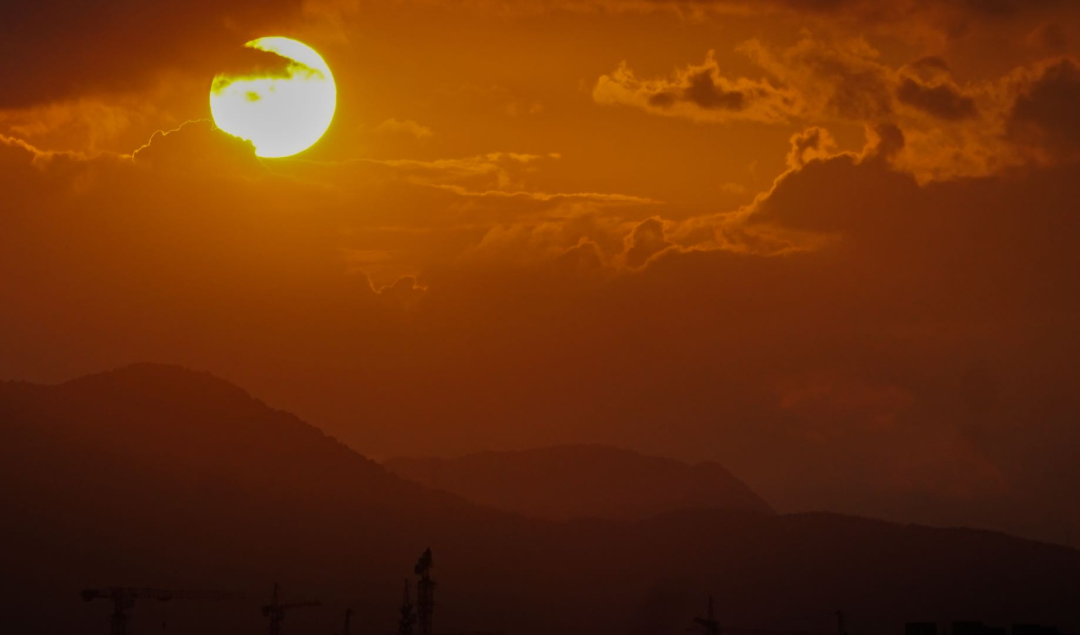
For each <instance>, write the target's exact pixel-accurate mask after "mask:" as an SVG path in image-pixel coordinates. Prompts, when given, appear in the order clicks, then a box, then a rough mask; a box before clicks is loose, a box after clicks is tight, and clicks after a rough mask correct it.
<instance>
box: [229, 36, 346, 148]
mask: <svg viewBox="0 0 1080 635" xmlns="http://www.w3.org/2000/svg"><path fill="white" fill-rule="evenodd" d="M244 46H246V47H248V48H253V49H257V50H260V51H266V52H269V53H273V54H276V55H279V56H281V57H282V58H284V59H285V60H287V64H286V65H285V67H284V70H279V71H261V72H257V73H254V74H251V75H240V76H237V75H232V74H226V73H221V74H218V75H216V76H215V77H214V81H213V83H212V84H211V85H210V112H211V114H212V115H213V117H214V123H215V124H216V125H217V127H218V128H220V129H222V130H224V131H225V132H227V133H229V134H231V135H234V136H237V137H240V138H241V139H247V140H248V141H251V142H252V143H253V144H254V145H255V154H256V155H258V156H260V157H267V158H275V157H287V156H290V155H293V154H296V153H297V152H302V151H304V150H306V149H308V148H310V147H311V146H312V145H313V144H314V143H315V142H316V141H318V140H319V139H320V138H321V137H322V136H323V133H325V132H326V130H327V128H329V127H330V122H331V121H332V120H333V118H334V110H335V109H336V108H337V85H336V84H335V83H334V76H333V75H332V74H331V73H330V67H329V66H327V64H326V62H325V61H324V60H323V58H322V57H321V56H320V55H319V54H318V53H316V52H315V49H313V48H311V47H310V46H308V45H306V44H304V43H303V42H299V41H297V40H293V39H290V38H287V37H263V38H259V39H257V40H252V41H250V42H248V43H247V44H245V45H244Z"/></svg>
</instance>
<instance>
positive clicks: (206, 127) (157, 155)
mask: <svg viewBox="0 0 1080 635" xmlns="http://www.w3.org/2000/svg"><path fill="white" fill-rule="evenodd" d="M132 160H133V161H134V163H135V165H136V166H142V167H146V168H149V169H152V170H158V171H162V172H171V173H186V174H191V173H197V174H200V175H207V176H221V177H228V176H235V175H257V174H263V173H265V172H266V169H265V167H264V166H263V164H262V163H261V162H260V161H259V159H258V158H257V157H256V156H255V146H254V145H253V144H252V143H251V142H250V141H245V140H244V139H240V138H239V137H234V136H232V135H230V134H228V133H226V132H222V131H221V130H219V129H218V128H217V127H216V126H214V124H213V122H211V121H209V120H207V119H200V120H198V121H189V122H186V123H184V124H183V125H181V126H180V127H179V128H177V129H176V130H172V131H169V132H164V131H158V132H155V133H154V135H153V136H152V137H150V140H149V141H148V142H147V143H146V145H144V146H142V147H141V148H139V149H138V150H136V151H135V152H134V154H133V155H132Z"/></svg>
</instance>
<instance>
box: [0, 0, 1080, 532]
mask: <svg viewBox="0 0 1080 635" xmlns="http://www.w3.org/2000/svg"><path fill="white" fill-rule="evenodd" d="M274 35H279V36H287V37H290V38H295V39H298V40H301V41H303V42H305V43H307V44H308V45H310V46H311V47H313V48H314V49H315V50H317V51H318V52H319V53H320V54H321V55H322V57H323V58H324V59H325V61H326V63H327V64H328V65H329V68H330V69H332V71H333V76H334V78H335V80H336V82H337V106H336V114H335V115H334V118H333V122H332V123H331V125H330V128H329V129H328V130H327V132H326V133H325V135H324V136H323V137H322V139H321V140H320V141H319V142H318V143H316V144H315V145H314V146H313V147H311V148H310V149H308V150H306V151H304V152H301V153H300V154H297V155H294V156H292V157H289V158H281V159H260V158H257V157H256V156H255V153H254V148H253V147H252V145H251V144H250V143H248V142H246V141H244V140H242V139H238V138H236V137H232V136H230V135H228V134H226V133H224V132H222V131H220V130H218V129H216V128H215V126H214V125H213V121H212V120H211V118H210V117H211V113H210V105H209V100H208V95H209V91H210V85H211V82H212V80H213V78H214V76H215V75H216V74H218V73H223V72H243V71H245V67H244V65H245V64H249V63H250V62H251V60H250V59H249V58H248V57H246V56H245V55H243V53H244V49H243V45H244V43H245V42H248V41H249V40H252V39H254V38H257V37H261V36H274ZM0 55H2V57H3V59H4V60H6V63H5V64H4V66H3V70H2V71H0V78H2V80H3V88H2V90H0V192H2V193H0V306H2V309H0V378H2V379H21V380H30V381H45V382H57V381H63V380H67V379H70V378H73V377H76V376H79V375H82V374H86V373H89V372H97V371H101V370H105V369H109V368H114V367H117V366H121V365H124V364H128V363H132V362H140V361H154V362H167V363H175V364H180V365H183V366H187V367H190V368H195V369H199V370H207V371H210V372H212V373H214V374H216V375H218V376H221V377H223V378H226V379H228V380H230V381H233V382H235V383H237V384H238V385H240V386H243V387H244V388H245V389H247V390H249V391H250V392H251V393H252V394H253V395H255V396H257V397H259V398H261V399H263V400H265V401H266V402H267V403H269V404H271V405H272V406H274V407H278V408H282V409H286V410H290V411H292V412H295V413H297V414H298V415H300V416H301V417H303V418H304V419H305V420H307V421H309V422H310V423H312V424H313V425H316V426H318V427H320V428H322V429H323V430H325V431H326V432H327V433H328V434H332V435H334V436H336V437H337V438H339V439H340V440H342V441H343V442H345V443H347V444H348V445H350V446H351V447H353V448H355V449H356V450H357V451H359V452H361V453H363V454H365V455H368V456H371V457H375V458H389V457H393V456H400V455H440V456H452V455H457V454H461V453H464V452H471V451H478V450H485V449H510V448H529V447H537V446H542V445H550V444H555V443H579V442H587V443H602V444H609V445H618V446H621V447H625V448H631V449H636V450H640V451H644V452H649V453H652V454H658V455H662V456H670V457H676V458H680V459H686V460H704V459H712V460H718V461H720V462H721V463H722V464H723V465H725V466H726V467H728V468H729V469H730V470H731V471H732V472H733V473H735V474H737V475H738V476H739V477H740V478H742V479H743V480H745V481H746V482H747V483H748V484H749V485H750V486H751V487H753V488H754V489H755V490H756V491H758V492H759V493H761V495H762V496H763V497H764V498H765V499H766V500H768V501H769V502H770V503H772V504H773V505H774V506H775V507H776V508H777V509H780V510H783V511H789V510H801V509H832V510H837V511H844V512H852V513H865V514H870V515H884V516H890V517H895V518H901V519H907V518H909V517H910V514H912V513H914V512H912V511H911V510H916V509H919V510H923V509H926V508H928V507H927V506H933V505H941V506H944V507H948V508H952V509H961V508H962V509H969V510H974V511H972V512H971V513H973V514H975V513H984V512H985V513H986V514H988V516H987V518H991V517H992V518H993V519H999V518H1001V517H1007V516H1009V515H1010V514H1015V515H1033V516H1037V517H1038V523H1039V528H1038V529H1037V530H1032V531H1035V533H1037V534H1039V535H1041V536H1043V537H1045V538H1048V539H1054V540H1061V539H1062V537H1061V536H1062V533H1063V532H1064V531H1067V527H1068V525H1069V523H1070V522H1071V523H1074V524H1076V523H1080V504H1078V503H1077V502H1076V501H1077V500H1078V496H1080V463H1078V462H1077V460H1076V459H1077V457H1078V456H1080V427H1078V422H1080V418H1078V413H1080V390H1078V389H1080V372H1078V369H1077V363H1078V362H1077V360H1078V358H1080V335H1078V326H1077V325H1078V318H1080V284H1078V281H1077V273H1078V271H1080V247H1078V241H1080V216H1078V212H1080V205H1078V203H1077V200H1078V195H1080V120H1078V118H1077V116H1078V113H1080V3H1077V2H1074V1H1071V0H985V1H982V0H943V1H939V2H932V1H930V0H895V1H892V2H886V1H877V0H807V1H801V2H800V1H796V0H765V1H760V2H750V1H740V0H713V1H709V0H685V1H678V0H670V1H665V0H535V1H527V0H466V1H460V2H450V1H448V0H395V1H391V0H302V1H301V0H258V1H256V0H214V1H210V0H190V1H187V2H177V3H165V2H142V1H139V0H110V1H102V2H85V1H83V0H42V1H40V2H25V3H19V4H15V5H14V6H5V11H4V15H3V19H2V21H0ZM986 510H991V511H986ZM905 515H906V516H905ZM913 519H914V518H913ZM920 519H922V518H920ZM986 522H987V523H991V524H992V523H993V522H997V520H987V521H986ZM1040 532H1041V533H1040Z"/></svg>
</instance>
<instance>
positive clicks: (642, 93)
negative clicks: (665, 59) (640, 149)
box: [593, 51, 798, 123]
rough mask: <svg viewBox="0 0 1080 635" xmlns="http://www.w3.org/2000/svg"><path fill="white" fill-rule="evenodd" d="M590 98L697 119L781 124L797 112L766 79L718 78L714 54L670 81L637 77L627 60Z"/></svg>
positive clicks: (791, 98)
mask: <svg viewBox="0 0 1080 635" xmlns="http://www.w3.org/2000/svg"><path fill="white" fill-rule="evenodd" d="M593 100H594V101H596V103H598V104H604V105H628V106H635V107H638V108H642V109H644V110H646V111H647V112H650V113H653V114H658V115H664V116H671V117H686V118H689V119H693V120H695V121H714V122H725V121H735V120H747V121H761V122H765V123H780V122H784V121H787V120H788V118H789V117H791V116H792V115H793V114H794V113H795V112H796V110H797V108H798V104H797V98H796V96H795V95H794V94H792V93H790V92H788V91H785V90H783V89H780V88H776V87H774V86H772V85H771V84H770V83H769V82H768V81H767V80H759V81H755V80H750V79H746V78H737V79H728V78H726V77H724V76H723V75H721V74H720V67H719V65H718V64H717V62H716V56H715V54H714V53H713V51H709V52H708V54H706V56H705V61H704V62H703V63H702V64H701V65H697V66H689V67H687V68H686V69H684V70H680V71H677V72H676V74H675V76H674V77H672V78H670V79H653V80H643V79H639V78H638V77H637V76H636V75H635V74H634V72H633V71H632V70H630V67H629V66H627V65H626V63H625V62H623V63H622V64H620V65H619V67H618V68H616V69H615V71H614V72H612V73H611V74H608V75H602V76H601V77H600V79H599V80H597V82H596V86H595V87H594V88H593Z"/></svg>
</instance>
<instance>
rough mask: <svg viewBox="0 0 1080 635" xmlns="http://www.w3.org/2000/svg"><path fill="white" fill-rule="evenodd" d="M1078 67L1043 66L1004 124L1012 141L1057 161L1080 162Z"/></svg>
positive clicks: (1064, 61) (1062, 64) (1069, 64)
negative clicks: (1079, 160)
mask: <svg viewBox="0 0 1080 635" xmlns="http://www.w3.org/2000/svg"><path fill="white" fill-rule="evenodd" d="M1078 112H1080V66H1078V64H1077V62H1076V61H1074V60H1072V59H1068V58H1066V59H1062V60H1060V61H1058V62H1056V63H1054V64H1051V65H1048V66H1046V67H1045V68H1044V69H1043V71H1042V72H1041V74H1040V75H1038V76H1037V77H1036V78H1034V80H1033V81H1032V82H1031V84H1030V85H1029V86H1028V87H1027V88H1026V89H1024V90H1023V91H1022V92H1021V93H1020V94H1019V96H1018V97H1017V98H1016V102H1015V103H1014V104H1013V107H1012V110H1011V111H1010V112H1009V115H1008V120H1007V122H1006V123H1007V133H1008V136H1009V138H1010V139H1011V140H1013V141H1014V142H1015V143H1017V144H1020V145H1021V146H1023V147H1027V148H1030V149H1032V150H1034V151H1036V152H1040V153H1045V154H1046V155H1048V157H1050V158H1053V159H1057V160H1061V159H1064V160H1073V159H1076V158H1080V119H1078V118H1077V113H1078Z"/></svg>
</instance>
